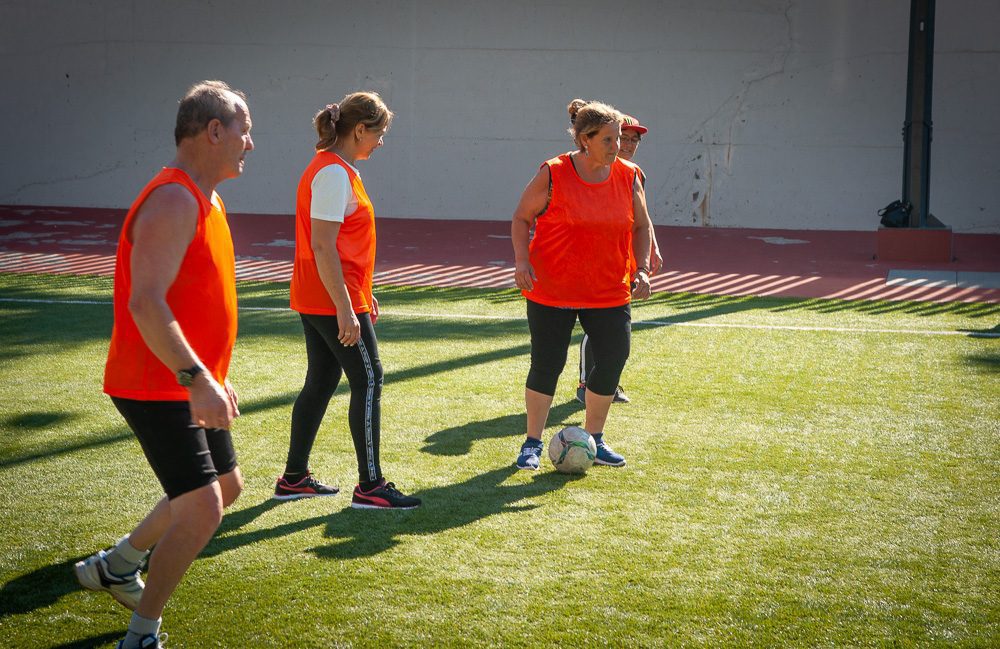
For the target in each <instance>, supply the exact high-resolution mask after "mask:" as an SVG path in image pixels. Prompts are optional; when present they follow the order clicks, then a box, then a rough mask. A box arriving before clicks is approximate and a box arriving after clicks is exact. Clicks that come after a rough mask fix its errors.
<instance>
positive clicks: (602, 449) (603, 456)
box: [594, 433, 625, 466]
mask: <svg viewBox="0 0 1000 649" xmlns="http://www.w3.org/2000/svg"><path fill="white" fill-rule="evenodd" d="M594 443H596V444H597V457H595V458H594V464H603V465H604V466H625V457H624V456H622V455H621V454H620V453H615V452H614V450H613V449H612V448H611V447H610V446H608V443H607V442H605V441H604V433H597V434H596V435H594Z"/></svg>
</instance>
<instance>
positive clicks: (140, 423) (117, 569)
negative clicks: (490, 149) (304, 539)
mask: <svg viewBox="0 0 1000 649" xmlns="http://www.w3.org/2000/svg"><path fill="white" fill-rule="evenodd" d="M250 126H251V122H250V111H249V109H248V108H247V104H246V98H245V96H244V95H243V93H241V92H239V91H235V90H232V89H231V88H230V87H229V86H228V85H226V84H225V83H223V82H221V81H204V82H201V83H198V84H195V85H194V86H192V87H191V89H190V90H189V91H188V92H187V94H186V95H185V96H184V98H183V99H181V102H180V106H179V107H178V111H177V126H176V129H175V131H174V137H175V140H176V143H177V153H176V156H175V157H174V159H173V161H171V162H170V164H169V165H168V166H167V167H166V168H165V169H163V170H162V171H161V172H160V173H159V174H158V175H157V176H156V177H155V178H154V179H153V180H152V181H150V183H149V184H148V185H147V186H146V188H145V189H144V190H143V191H142V192H141V193H140V194H139V197H138V198H137V199H136V201H135V202H134V203H133V205H132V207H131V209H129V212H128V214H127V215H126V217H125V222H124V224H123V225H122V232H121V235H120V237H119V241H118V257H117V260H116V263H115V291H114V308H115V323H114V330H113V331H112V334H111V346H110V349H109V352H108V360H107V364H106V366H105V374H104V391H105V392H106V393H107V394H108V395H110V396H111V399H112V401H113V403H114V404H115V407H116V408H117V409H118V411H119V412H120V413H121V414H122V416H123V417H124V418H125V421H126V422H127V423H128V425H129V427H130V428H131V429H132V431H133V432H134V433H135V435H136V437H137V438H138V439H139V442H140V444H141V445H142V449H143V452H144V453H145V455H146V458H147V459H148V460H149V463H150V466H151V467H152V468H153V472H154V473H155V474H156V477H157V479H158V480H159V481H160V484H161V486H162V488H163V490H164V492H165V493H166V496H165V497H164V498H163V499H161V500H160V502H159V503H157V505H156V506H155V507H154V508H153V510H152V511H151V512H150V513H149V514H148V515H147V516H146V518H145V519H143V521H142V522H141V523H139V525H138V526H137V527H136V528H135V529H134V530H133V531H132V532H131V533H130V534H129V535H127V536H125V537H124V538H122V539H121V540H120V541H118V543H117V544H116V545H115V546H114V547H113V548H111V549H110V550H108V551H104V550H102V551H100V552H98V553H97V554H94V555H93V556H91V557H89V558H87V559H86V560H84V561H80V562H79V563H77V564H76V566H75V571H76V576H77V579H78V580H79V581H80V584H81V585H83V586H84V587H85V588H88V589H90V590H103V591H107V592H108V593H110V594H111V595H112V596H113V597H114V598H115V599H116V600H118V601H119V602H120V603H121V604H123V605H125V606H127V607H128V608H130V609H132V610H133V611H134V613H133V615H132V620H131V622H130V623H129V629H128V633H127V634H126V636H125V638H124V639H122V640H121V641H120V642H119V643H118V647H119V649H132V648H133V647H142V648H149V647H160V646H161V645H160V640H161V638H162V636H161V634H160V633H159V630H160V615H161V614H162V612H163V608H164V606H165V605H166V603H167V600H168V599H169V598H170V596H171V594H172V593H173V591H174V589H175V588H176V587H177V585H178V583H179V582H180V580H181V578H182V577H183V576H184V573H185V572H186V571H187V569H188V567H189V566H190V565H191V562H192V561H194V559H195V558H196V557H197V556H198V553H199V552H201V550H202V548H204V547H205V545H206V544H207V543H208V541H209V540H210V539H211V538H212V535H213V534H214V533H215V530H216V528H217V527H218V525H219V522H220V521H221V519H222V510H223V508H224V507H227V506H228V505H230V504H232V502H233V501H235V500H236V497H237V496H238V495H239V494H240V492H241V491H242V489H243V478H242V476H241V474H240V470H239V467H238V466H237V465H236V453H235V451H234V450H233V444H232V438H231V436H230V434H229V427H230V425H231V424H232V422H233V419H234V418H236V417H237V416H238V415H239V410H238V409H237V404H236V393H235V392H234V391H233V387H232V385H230V383H229V380H228V378H227V373H228V369H229V359H230V356H231V355H232V349H233V343H234V342H235V338H236V283H235V257H234V254H233V242H232V237H231V235H230V232H229V225H228V223H227V221H226V212H225V206H224V205H223V203H222V199H221V198H219V196H218V194H216V193H215V188H216V186H217V185H218V184H219V183H221V182H222V181H223V180H226V179H228V178H235V177H237V176H239V175H240V174H241V173H242V172H243V165H244V158H245V156H246V154H247V152H249V151H251V150H252V149H253V140H252V139H251V138H250ZM154 545H155V549H154V550H153V552H152V554H151V555H149V549H150V548H152V547H153V546H154ZM147 555H149V572H148V574H147V578H146V583H145V584H143V581H142V579H141V578H140V577H139V568H140V565H141V564H142V562H143V561H145V560H146V557H147Z"/></svg>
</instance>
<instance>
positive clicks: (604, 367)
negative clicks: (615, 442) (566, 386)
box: [526, 300, 632, 396]
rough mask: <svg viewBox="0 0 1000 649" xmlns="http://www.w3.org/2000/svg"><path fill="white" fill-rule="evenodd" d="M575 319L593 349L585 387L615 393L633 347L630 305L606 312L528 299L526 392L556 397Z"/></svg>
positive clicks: (599, 392) (600, 392) (596, 392)
mask: <svg viewBox="0 0 1000 649" xmlns="http://www.w3.org/2000/svg"><path fill="white" fill-rule="evenodd" d="M577 316H579V318H580V325H581V326H582V327H583V330H584V332H586V334H587V337H589V338H590V340H591V342H592V344H593V347H594V354H593V355H594V370H593V371H592V372H591V373H590V376H589V377H588V378H587V387H588V388H590V391H591V392H594V393H595V394H601V395H605V396H607V395H611V394H614V393H615V388H617V387H618V380H619V379H620V378H621V374H622V370H623V369H624V368H625V361H627V360H628V355H629V349H630V347H631V344H632V307H631V305H629V304H623V305H622V306H615V307H609V308H606V309H563V308H559V307H552V306H545V305H542V304H538V303H537V302H532V301H531V300H528V329H529V330H530V331H531V369H530V370H529V371H528V381H527V383H526V386H527V388H528V389H529V390H534V391H535V392H540V393H542V394H547V395H554V394H555V392H556V383H558V381H559V375H560V374H561V373H562V371H563V368H564V367H565V366H566V355H567V351H568V348H569V340H570V337H571V336H572V335H573V325H574V324H576V319H577Z"/></svg>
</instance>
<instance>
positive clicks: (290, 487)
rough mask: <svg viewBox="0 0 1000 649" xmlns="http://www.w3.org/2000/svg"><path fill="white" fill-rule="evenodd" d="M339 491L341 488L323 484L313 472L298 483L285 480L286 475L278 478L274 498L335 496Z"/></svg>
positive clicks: (290, 498)
mask: <svg viewBox="0 0 1000 649" xmlns="http://www.w3.org/2000/svg"><path fill="white" fill-rule="evenodd" d="M338 491H340V489H339V488H337V487H331V486H330V485H325V484H323V483H322V482H320V481H319V480H317V479H316V478H314V477H313V475H312V474H311V473H307V474H306V477H304V478H302V479H301V480H299V481H298V482H296V483H290V482H288V481H287V480H285V476H281V477H280V478H278V482H277V484H275V485H274V499H275V500H295V499H296V498H315V497H317V496H335V495H337V492H338Z"/></svg>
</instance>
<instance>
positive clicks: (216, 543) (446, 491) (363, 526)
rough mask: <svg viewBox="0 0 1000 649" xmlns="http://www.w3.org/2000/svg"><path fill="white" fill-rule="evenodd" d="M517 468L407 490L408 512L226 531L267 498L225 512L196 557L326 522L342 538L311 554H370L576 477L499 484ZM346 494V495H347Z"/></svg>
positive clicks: (342, 514) (351, 512) (271, 504)
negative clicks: (415, 502)
mask: <svg viewBox="0 0 1000 649" xmlns="http://www.w3.org/2000/svg"><path fill="white" fill-rule="evenodd" d="M517 471H518V469H517V468H515V467H514V466H513V464H512V465H511V466H504V467H500V468H497V469H494V470H492V471H489V472H487V473H484V474H482V475H478V476H475V477H473V478H471V479H469V480H466V481H465V482H460V483H457V484H451V485H446V486H443V487H433V488H431V489H425V490H422V491H417V492H416V493H414V494H412V495H414V496H417V497H418V498H420V499H422V500H423V505H422V506H421V507H420V508H419V509H416V510H413V511H406V512H372V511H365V510H359V509H352V508H351V507H349V506H348V507H344V508H343V509H341V510H340V511H336V512H333V513H332V514H323V515H321V516H313V517H311V518H304V519H301V520H297V521H292V522H289V523H285V524H282V525H276V526H274V527H271V528H268V529H264V530H255V531H250V532H243V533H238V534H230V532H232V531H233V530H238V529H239V528H241V527H243V526H245V525H246V524H248V523H249V522H251V521H253V520H254V519H256V518H257V517H259V516H261V515H262V514H263V513H265V512H267V511H270V510H271V509H273V508H275V507H277V506H279V505H281V504H282V503H279V502H277V501H274V500H267V501H265V502H262V503H260V504H259V505H253V506H251V507H249V508H247V509H245V510H242V511H239V512H235V513H233V514H229V515H227V516H226V518H224V519H223V522H222V525H221V526H220V528H219V533H218V534H217V535H216V537H215V538H214V539H212V541H211V542H210V543H209V544H208V547H206V548H205V550H204V551H203V552H202V553H201V555H200V556H201V557H212V556H216V555H219V554H222V553H223V552H227V551H229V550H235V549H237V548H241V547H243V546H246V545H251V544H254V543H258V542H260V541H264V540H268V539H277V538H281V537H283V536H287V535H289V534H295V533H296V532H301V531H303V530H307V529H309V528H312V527H318V526H320V525H326V529H325V530H324V536H326V537H330V538H335V539H343V541H341V542H339V543H335V544H332V545H327V546H320V547H318V548H312V549H310V550H309V551H310V552H313V553H314V554H316V556H318V557H321V558H325V559H354V558H359V557H367V556H373V555H375V554H378V553H379V552H383V551H385V550H388V549H389V548H391V547H393V546H395V545H396V544H398V543H399V542H400V541H399V539H398V537H399V536H406V535H415V534H421V535H423V534H437V533H438V532H443V531H445V530H449V529H453V528H457V527H462V526H464V525H468V524H470V523H473V522H475V521H477V520H480V519H483V518H486V517H488V516H493V515H495V514H501V513H505V512H512V511H521V510H527V509H533V508H534V507H535V505H515V503H517V502H518V501H520V500H523V499H525V498H532V497H535V496H540V495H542V494H545V493H548V492H550V491H553V490H555V489H558V488H560V487H562V486H563V485H565V484H566V483H567V482H571V481H573V480H576V479H579V478H580V477H581V476H568V475H564V474H561V473H556V472H555V471H546V472H541V473H538V474H536V475H533V476H531V481H530V482H524V483H519V484H510V485H504V484H502V483H503V482H504V481H505V480H507V479H508V478H509V477H510V476H512V475H513V474H514V473H517ZM346 496H347V497H348V498H350V495H349V494H346Z"/></svg>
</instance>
